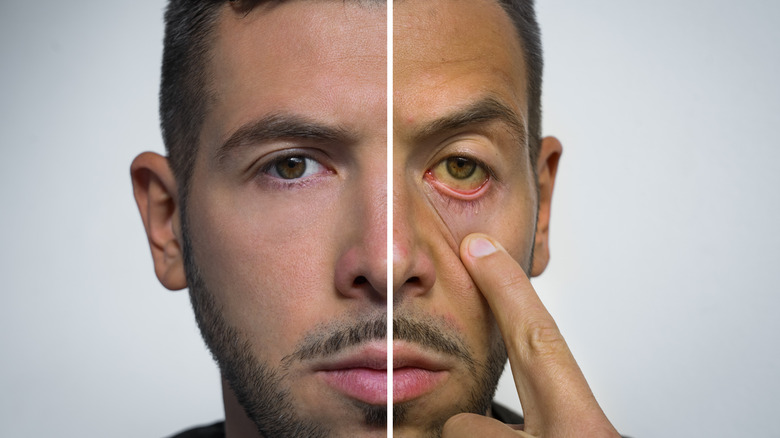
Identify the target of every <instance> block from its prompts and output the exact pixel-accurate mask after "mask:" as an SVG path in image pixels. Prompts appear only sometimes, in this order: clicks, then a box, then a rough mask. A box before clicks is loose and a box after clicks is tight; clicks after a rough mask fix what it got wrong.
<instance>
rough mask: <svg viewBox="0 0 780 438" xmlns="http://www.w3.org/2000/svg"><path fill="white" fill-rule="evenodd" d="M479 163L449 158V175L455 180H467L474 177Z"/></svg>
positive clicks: (459, 158)
mask: <svg viewBox="0 0 780 438" xmlns="http://www.w3.org/2000/svg"><path fill="white" fill-rule="evenodd" d="M476 170H477V163H475V162H474V161H473V160H469V159H468V158H463V157H451V158H447V173H449V174H450V175H451V176H452V177H453V178H455V179H466V178H469V177H470V176H472V175H474V172H475V171H476Z"/></svg>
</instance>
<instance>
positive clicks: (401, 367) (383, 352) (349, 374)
mask: <svg viewBox="0 0 780 438" xmlns="http://www.w3.org/2000/svg"><path fill="white" fill-rule="evenodd" d="M448 368H449V367H448V364H447V362H446V361H445V360H442V359H441V358H440V357H438V356H437V355H436V354H432V353H430V352H428V351H426V350H423V349H421V348H419V347H416V346H415V345H413V344H408V343H406V342H402V341H401V342H394V343H393V403H403V402H406V401H410V400H414V399H416V398H418V397H421V396H423V395H425V394H428V393H430V392H432V391H433V390H434V389H435V388H436V387H437V386H439V385H440V384H441V383H443V381H444V380H445V379H446V377H447V375H448ZM314 369H315V371H316V373H317V374H318V375H319V376H320V377H321V378H322V379H323V380H324V381H325V383H326V384H327V385H329V386H330V387H331V388H333V389H335V390H336V391H338V392H340V393H342V394H344V395H345V396H347V397H349V398H352V399H356V400H359V401H362V402H364V403H367V404H372V405H384V404H387V345H386V343H385V342H384V341H380V342H372V343H368V344H364V345H362V346H360V347H359V348H356V349H349V351H348V352H347V353H345V354H339V355H337V356H335V357H330V358H328V359H327V360H326V361H324V362H321V363H318V364H316V365H315V367H314Z"/></svg>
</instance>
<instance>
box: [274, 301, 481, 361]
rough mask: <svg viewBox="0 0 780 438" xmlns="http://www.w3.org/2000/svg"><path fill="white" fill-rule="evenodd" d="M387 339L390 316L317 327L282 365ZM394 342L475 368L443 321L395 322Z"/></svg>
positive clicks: (404, 319)
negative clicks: (416, 347) (445, 356)
mask: <svg viewBox="0 0 780 438" xmlns="http://www.w3.org/2000/svg"><path fill="white" fill-rule="evenodd" d="M386 338H387V314H382V315H379V316H377V317H376V318H372V319H369V320H365V321H360V322H357V323H352V324H351V325H347V326H345V325H344V324H338V325H334V326H330V327H318V328H317V329H315V330H313V331H312V332H311V333H309V334H308V335H307V336H306V337H305V338H304V340H303V341H302V342H301V344H300V345H299V346H298V347H297V348H296V349H295V351H294V352H293V353H292V354H289V355H287V356H285V357H284V358H283V359H282V363H283V364H284V366H285V367H289V366H290V365H291V364H292V362H294V361H305V360H311V359H321V358H326V357H328V356H332V355H335V354H337V353H339V352H340V351H342V350H344V349H347V348H350V347H354V346H357V345H360V344H364V343H367V342H371V341H377V340H383V339H386ZM393 340H396V341H406V342H409V343H412V344H417V345H419V346H422V347H425V348H427V349H430V350H433V351H436V352H439V353H443V354H447V355H450V356H454V357H456V358H458V359H460V360H461V361H462V362H464V363H465V364H466V365H467V366H468V367H469V368H471V369H474V368H476V361H475V360H474V356H473V354H472V353H471V351H470V350H469V348H468V347H467V346H466V343H465V342H464V341H463V339H462V338H461V337H460V336H459V335H458V334H457V331H455V330H454V329H452V328H451V327H449V324H447V323H446V322H444V321H443V320H437V319H433V318H430V317H426V318H423V319H417V318H412V317H407V316H399V317H394V318H393Z"/></svg>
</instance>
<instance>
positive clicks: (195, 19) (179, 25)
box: [160, 0, 543, 202]
mask: <svg viewBox="0 0 780 438" xmlns="http://www.w3.org/2000/svg"><path fill="white" fill-rule="evenodd" d="M266 1H276V2H281V1H283V0H266ZM497 1H498V2H499V4H500V5H501V6H502V7H503V9H504V11H506V13H507V14H508V15H509V18H510V19H511V20H512V23H513V24H514V27H515V29H516V30H517V33H518V35H517V37H518V38H519V39H520V43H521V45H522V47H523V58H524V62H525V65H526V69H527V72H528V81H527V82H528V83H527V84H526V92H527V95H528V146H529V154H530V158H531V163H532V166H534V168H535V163H536V158H537V156H538V151H539V147H540V142H541V119H542V114H541V113H542V111H541V94H542V68H543V61H542V44H541V37H540V32H539V25H538V23H537V21H536V14H535V12H534V0H497ZM226 2H229V3H232V4H233V5H234V7H235V8H237V9H238V10H239V11H241V10H245V11H248V10H250V9H251V8H252V7H254V6H255V5H256V4H258V3H261V2H263V0H238V1H236V0H197V1H193V0H170V2H169V3H168V8H167V10H166V12H165V38H164V45H163V60H162V80H161V82H160V124H161V127H162V135H163V142H164V143H165V149H166V151H167V154H168V162H169V165H170V166H171V169H172V170H173V173H174V175H175V177H176V181H177V182H178V184H179V195H180V196H181V197H182V198H184V197H186V194H187V192H188V185H189V182H190V176H191V174H192V168H193V166H194V162H195V156H196V152H197V146H198V140H199V136H200V132H201V128H202V125H203V120H204V118H205V116H206V110H207V106H208V104H209V100H210V99H211V94H210V92H209V87H208V86H209V83H208V73H207V71H208V69H207V64H208V61H209V59H210V51H211V47H212V45H213V41H214V35H213V34H214V29H215V27H216V22H217V19H218V16H219V9H220V7H221V6H222V5H223V4H225V3H226ZM181 201H182V202H184V199H181Z"/></svg>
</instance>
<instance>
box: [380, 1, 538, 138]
mask: <svg viewBox="0 0 780 438" xmlns="http://www.w3.org/2000/svg"><path fill="white" fill-rule="evenodd" d="M393 20H394V22H393V26H394V29H393V78H394V79H393V80H394V85H395V88H394V96H393V99H394V101H393V102H394V108H395V109H396V117H397V116H399V115H400V114H398V112H399V111H401V112H403V113H404V114H403V120H402V121H404V122H408V121H417V120H420V119H421V118H430V117H431V116H433V117H435V116H437V115H441V114H439V113H442V112H447V111H451V110H452V109H453V107H457V106H465V105H467V104H468V103H470V102H471V101H473V100H474V99H475V98H476V97H478V96H479V97H483V98H484V97H493V98H497V99H499V100H501V101H502V102H503V103H505V104H506V105H508V106H510V107H512V108H513V109H514V110H515V111H516V112H517V113H518V114H519V115H520V116H521V117H523V118H525V115H526V113H527V109H526V87H525V84H526V70H525V65H524V62H523V55H522V47H521V44H520V40H519V37H518V36H517V32H516V30H515V28H514V26H513V24H512V22H511V20H510V19H509V17H508V15H507V14H506V12H504V10H503V9H502V8H501V6H500V5H499V4H498V2H497V1H496V0H402V1H397V2H395V3H394V17H393Z"/></svg>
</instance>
